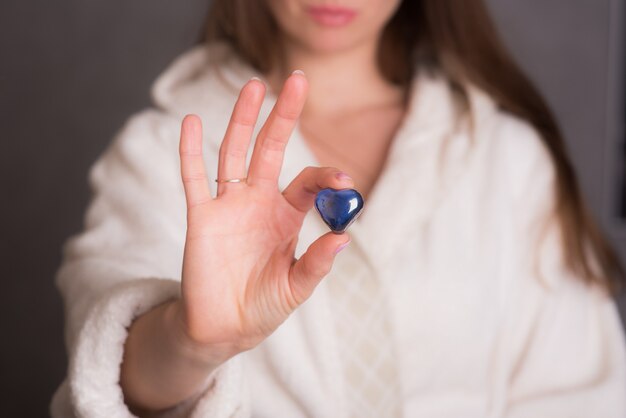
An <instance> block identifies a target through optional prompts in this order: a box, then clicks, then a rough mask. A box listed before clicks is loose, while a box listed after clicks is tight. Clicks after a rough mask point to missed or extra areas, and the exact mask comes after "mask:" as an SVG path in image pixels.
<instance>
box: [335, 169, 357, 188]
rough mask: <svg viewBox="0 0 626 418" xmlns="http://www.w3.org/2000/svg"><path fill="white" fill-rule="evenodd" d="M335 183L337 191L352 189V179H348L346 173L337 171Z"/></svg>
mask: <svg viewBox="0 0 626 418" xmlns="http://www.w3.org/2000/svg"><path fill="white" fill-rule="evenodd" d="M335 183H336V185H337V186H338V187H336V188H337V189H352V188H354V179H353V178H352V177H350V176H349V175H348V174H347V173H344V172H343V171H340V170H338V171H337V172H336V173H335Z"/></svg>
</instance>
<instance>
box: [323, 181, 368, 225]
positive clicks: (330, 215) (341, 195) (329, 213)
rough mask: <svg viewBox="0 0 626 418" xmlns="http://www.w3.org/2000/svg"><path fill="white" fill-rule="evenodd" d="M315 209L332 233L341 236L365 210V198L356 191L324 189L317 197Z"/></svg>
mask: <svg viewBox="0 0 626 418" xmlns="http://www.w3.org/2000/svg"><path fill="white" fill-rule="evenodd" d="M315 209H317V211H318V212H319V214H320V216H321V217H322V220H323V221H324V222H325V223H326V225H328V227H329V228H330V229H331V231H333V232H335V233H337V234H341V233H343V232H344V231H345V230H346V229H347V228H348V227H349V226H350V224H352V222H354V221H355V220H356V218H357V217H358V216H359V215H360V214H361V211H362V210H363V196H361V194H360V193H359V192H357V191H356V190H354V189H343V190H335V189H322V190H320V191H319V193H318V194H317V196H316V197H315Z"/></svg>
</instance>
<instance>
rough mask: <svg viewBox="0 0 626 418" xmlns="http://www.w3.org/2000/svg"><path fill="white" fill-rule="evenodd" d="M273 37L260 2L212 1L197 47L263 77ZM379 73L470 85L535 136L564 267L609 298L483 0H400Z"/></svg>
mask: <svg viewBox="0 0 626 418" xmlns="http://www.w3.org/2000/svg"><path fill="white" fill-rule="evenodd" d="M279 35H280V31H279V29H278V26H277V24H276V22H275V21H274V19H273V17H272V15H271V14H270V12H269V10H268V8H267V6H266V5H265V2H264V1H248V0H214V1H213V2H212V6H211V9H210V12H209V16H208V19H207V25H206V30H205V33H204V40H205V41H207V42H212V41H227V42H228V43H230V44H231V45H232V47H233V48H234V49H235V51H236V52H237V53H238V54H239V55H240V56H241V57H242V58H243V59H244V60H245V61H247V62H248V63H249V64H250V65H251V66H253V67H254V68H256V69H257V70H258V71H260V72H262V73H268V72H269V71H270V70H271V69H272V68H273V66H274V65H276V64H277V63H278V62H279V60H280V59H281V57H280V56H279V54H280V48H276V45H277V44H279V42H280V37H279ZM378 62H379V67H380V69H381V71H382V73H383V75H384V76H385V77H386V78H387V79H388V80H389V81H390V82H393V83H396V84H400V85H405V86H408V85H409V84H410V82H411V78H412V76H413V74H414V72H415V70H416V69H417V66H418V65H420V63H424V62H428V63H430V64H431V65H434V66H436V67H437V68H438V69H440V70H441V71H442V72H443V73H444V74H445V75H446V76H447V77H448V79H449V80H450V83H451V84H452V85H453V86H454V87H455V88H456V89H457V90H458V91H460V92H461V93H462V94H465V86H467V84H468V83H471V84H473V85H475V86H477V87H479V88H481V89H482V90H483V91H485V92H486V93H487V94H489V95H490V96H491V97H492V98H493V99H494V100H495V102H496V103H497V104H498V105H499V106H500V107H501V108H502V109H504V110H506V111H508V112H509V113H511V114H513V115H516V116H518V117H520V118H523V119H525V120H526V121H528V122H529V123H530V124H532V125H533V126H534V128H535V129H536V130H537V131H538V132H539V133H540V135H541V137H542V139H543V141H544V143H545V145H546V147H547V149H548V150H549V152H550V155H551V158H552V161H553V163H554V166H555V172H556V183H557V184H556V207H555V211H556V215H557V217H558V220H559V224H560V230H561V237H562V241H563V245H564V250H565V252H564V254H565V261H566V263H567V266H568V267H569V268H570V269H571V270H572V272H574V273H575V274H576V275H577V276H578V277H581V278H582V279H583V280H585V281H586V282H588V283H597V284H600V285H601V286H603V287H604V288H606V289H607V290H609V291H611V292H613V293H614V292H616V291H617V290H618V289H619V288H621V286H620V285H621V282H622V280H623V279H624V276H625V275H624V269H623V268H622V266H621V265H620V262H619V259H618V258H617V256H616V254H615V252H614V250H613V249H612V248H611V246H610V245H609V243H608V241H607V240H606V239H605V238H604V237H603V235H602V233H601V232H600V230H599V228H598V226H597V225H596V223H595V222H594V221H593V219H592V218H591V216H590V215H589V212H588V210H587V208H586V206H585V204H584V202H583V199H582V196H581V192H580V188H579V186H578V181H577V179H576V174H575V172H574V169H573V167H572V164H571V162H570V160H569V157H568V155H567V150H566V147H565V143H564V141H563V136H562V134H561V131H560V128H559V126H558V124H557V123H556V119H555V118H554V116H553V114H552V112H551V111H550V109H549V108H548V106H547V104H546V102H545V101H544V99H543V98H542V97H541V95H540V94H539V92H538V90H537V89H536V88H535V87H534V86H533V84H532V83H531V82H530V80H529V79H528V78H527V77H526V76H525V75H524V73H523V72H522V71H521V70H520V69H519V67H518V66H517V65H516V64H515V62H514V61H513V60H512V59H511V57H510V55H509V54H508V52H507V51H506V49H505V48H504V46H503V44H502V43H501V41H500V39H499V36H498V33H497V31H496V29H495V26H494V24H493V22H492V20H491V18H490V16H489V13H488V11H487V9H486V7H485V5H484V3H483V1H482V0H463V1H455V0H420V1H417V0H404V1H403V2H402V3H401V5H400V6H399V8H398V10H397V11H396V13H395V15H394V16H393V17H392V18H391V20H390V21H389V23H388V24H387V26H386V27H385V29H384V32H383V34H382V38H381V42H380V47H379V60H378Z"/></svg>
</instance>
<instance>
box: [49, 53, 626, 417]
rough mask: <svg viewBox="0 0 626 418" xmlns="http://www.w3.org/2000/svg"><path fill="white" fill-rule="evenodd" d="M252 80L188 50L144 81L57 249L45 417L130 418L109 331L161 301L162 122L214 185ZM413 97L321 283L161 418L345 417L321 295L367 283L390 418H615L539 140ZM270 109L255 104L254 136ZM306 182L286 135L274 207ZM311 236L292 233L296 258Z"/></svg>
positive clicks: (441, 83) (595, 299)
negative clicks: (58, 362)
mask: <svg viewBox="0 0 626 418" xmlns="http://www.w3.org/2000/svg"><path fill="white" fill-rule="evenodd" d="M218 57H221V59H222V62H221V63H216V62H217V61H218ZM253 75H257V76H258V74H255V73H254V71H253V70H252V69H250V68H249V67H248V66H246V65H244V64H243V63H242V62H241V61H239V60H238V59H237V58H235V57H234V56H232V54H230V53H229V52H228V48H224V47H218V46H215V47H213V48H212V49H208V48H206V47H195V48H193V49H192V50H190V51H189V52H188V53H186V54H184V55H183V56H181V57H180V58H179V59H178V60H176V61H175V62H174V64H173V65H172V66H171V67H170V68H169V69H168V70H167V71H166V72H165V73H164V74H163V75H161V76H160V77H159V79H158V80H157V81H156V83H155V84H154V86H153V99H154V106H153V107H152V108H150V109H147V110H145V111H143V112H140V113H139V114H137V115H135V116H133V117H132V118H131V119H130V120H129V121H128V123H127V124H126V125H125V126H124V128H123V129H122V130H121V132H120V133H119V134H118V135H117V137H116V139H115V140H114V141H113V143H112V144H111V146H110V147H109V149H108V150H107V151H106V152H105V153H104V155H103V156H102V157H101V158H100V159H99V160H98V161H97V163H96V164H95V165H94V167H93V169H92V171H91V174H90V181H91V186H92V188H93V190H94V197H93V201H92V204H91V206H90V208H89V211H88V213H87V218H86V225H85V230H84V232H83V233H81V234H80V235H78V236H77V237H74V238H73V239H71V240H70V241H69V242H68V244H67V246H66V248H65V259H64V262H63V265H62V267H61V268H60V271H59V273H58V277H57V284H58V287H59V289H60V291H61V293H62V295H63V298H64V301H65V306H66V343H67V347H68V352H69V359H70V362H69V369H68V373H67V378H66V380H65V381H64V382H63V384H62V385H61V386H60V388H59V389H58V391H57V392H56V394H55V396H54V399H53V402H52V406H51V410H52V415H53V416H54V417H71V416H76V417H103V418H111V417H129V416H132V414H131V413H130V412H129V410H128V409H127V407H126V405H125V404H124V401H123V395H122V391H121V388H120V385H119V376H120V363H121V361H122V355H123V346H124V341H125V338H126V336H127V329H128V326H129V325H130V324H131V322H132V321H133V319H134V318H136V317H137V316H139V315H141V314H142V313H144V312H146V311H147V310H149V309H151V308H153V307H154V306H156V305H158V304H160V303H162V302H164V301H167V300H169V299H171V298H175V297H177V295H178V294H179V281H180V273H181V265H182V253H183V245H184V238H185V227H186V225H185V201H184V195H183V189H182V184H181V180H180V174H179V160H178V141H179V129H180V122H181V120H182V118H183V116H184V115H185V114H187V113H196V114H199V115H200V116H201V118H202V120H203V122H204V127H205V134H204V135H205V137H204V144H205V161H206V166H207V171H208V173H209V177H210V178H211V179H212V178H214V177H215V173H216V168H217V156H218V147H219V145H220V142H221V139H222V137H223V134H224V131H225V128H226V125H227V122H228V119H229V116H230V112H231V110H232V106H233V104H234V102H235V100H236V97H237V89H238V88H239V87H241V86H242V85H243V84H244V83H245V82H246V81H247V80H248V79H249V78H250V77H251V76H253ZM417 77H418V78H417V82H416V83H414V87H413V88H412V91H411V101H410V107H409V110H408V112H407V115H406V119H405V121H404V123H403V124H402V126H401V128H400V130H399V132H398V133H397V134H396V137H395V138H394V140H393V143H392V146H391V149H390V151H389V155H388V160H387V163H386V166H385V168H384V170H383V173H382V174H381V176H380V178H379V180H378V182H377V184H376V186H375V188H374V190H373V191H372V193H371V196H370V197H369V199H368V200H367V202H366V204H365V210H364V212H363V215H362V216H361V217H360V218H359V219H358V220H357V221H356V222H355V223H354V224H353V225H352V227H351V228H350V229H349V233H350V235H351V237H352V244H351V245H350V246H349V247H348V248H347V249H346V250H344V251H343V252H342V253H340V254H339V255H338V257H337V260H336V263H335V265H334V267H333V270H332V271H331V273H330V274H329V275H328V276H327V277H326V278H325V279H324V280H323V281H322V283H321V284H320V285H319V286H318V288H317V289H316V291H315V292H314V294H313V296H312V297H311V298H310V299H309V300H308V301H307V302H306V303H305V304H304V305H303V306H301V307H300V308H299V309H297V311H296V312H295V313H293V314H292V315H291V316H290V317H289V318H288V319H287V321H286V322H285V323H284V324H282V325H281V326H280V327H279V328H278V330H277V331H276V332H274V333H273V334H272V335H271V336H270V337H269V338H267V339H266V340H265V341H264V342H263V343H262V344H260V345H259V346H258V347H256V348H254V349H253V350H250V351H248V352H244V353H242V354H240V355H238V356H236V357H234V358H232V359H231V360H229V361H228V362H226V363H225V364H223V365H222V366H221V367H220V368H219V369H217V370H216V371H215V373H214V374H212V375H211V376H210V377H209V378H208V380H207V385H206V389H205V390H204V391H203V392H202V393H200V394H199V395H198V396H197V397H196V398H194V399H191V400H189V401H188V402H186V403H184V404H181V405H179V406H177V407H176V408H173V409H172V410H170V411H167V412H164V413H163V414H160V415H161V416H172V417H182V416H190V417H219V418H222V417H251V416H253V417H272V418H276V417H290V418H299V417H332V418H342V417H347V416H348V406H347V403H346V398H345V396H344V394H345V389H346V387H345V385H346V379H345V376H344V374H343V369H342V367H341V364H340V360H339V355H338V353H339V348H340V347H338V340H337V334H336V333H335V332H334V325H333V324H334V319H333V316H332V314H331V309H330V308H329V289H328V285H327V284H328V281H329V280H333V278H334V277H340V276H346V275H347V276H350V277H354V278H355V279H356V278H358V277H359V276H360V275H365V274H369V275H374V277H375V278H376V280H378V281H379V282H380V284H381V286H382V288H384V289H385V292H386V293H385V294H386V295H388V302H387V305H388V307H389V309H388V312H387V314H388V315H389V319H390V322H391V323H392V324H393V331H392V333H391V336H390V337H389V340H388V341H380V342H379V343H380V344H381V346H382V345H385V344H391V345H392V346H393V347H394V352H395V359H396V362H397V365H396V366H397V370H396V373H397V376H398V381H399V383H400V389H399V391H400V393H399V394H398V398H399V399H401V405H400V409H401V411H402V413H403V415H404V416H406V417H428V418H437V417H441V418H443V417H446V418H448V417H450V418H459V417H464V418H468V417H509V418H513V417H520V418H521V417H524V418H538V417H549V418H574V417H581V418H583V417H584V418H588V417H621V418H623V417H626V361H625V360H626V350H625V344H624V335H623V332H622V329H621V326H620V321H619V317H618V314H617V311H616V307H615V304H614V302H613V301H612V300H611V299H610V298H609V297H607V296H606V295H604V293H603V292H601V291H600V290H599V289H596V288H591V287H589V286H587V285H584V284H583V283H582V281H581V280H580V279H579V278H577V277H574V276H573V275H572V274H571V273H569V272H568V270H567V269H566V268H565V266H564V264H563V262H562V254H561V246H560V245H559V243H558V234H557V233H556V228H555V225H556V223H555V220H554V219H553V218H550V217H549V216H548V215H549V213H550V206H551V204H552V203H553V200H554V199H553V198H554V170H553V166H552V164H551V161H550V158H549V154H548V152H547V151H546V149H545V147H544V145H543V143H542V141H541V139H540V138H539V137H538V135H537V133H536V131H535V130H533V128H532V127H530V126H529V124H528V123H526V122H524V121H522V120H520V119H517V118H515V117H513V116H511V115H509V114H506V113H504V112H503V111H501V110H500V109H498V108H497V106H496V105H495V104H494V102H493V101H492V100H491V99H490V98H489V97H488V96H486V95H485V94H484V93H482V92H481V91H479V90H477V89H470V90H469V93H470V94H469V102H470V105H471V113H470V115H471V120H469V119H466V118H465V119H464V118H461V117H459V115H458V114H457V113H456V112H457V109H458V106H456V102H455V96H454V94H453V93H452V92H451V90H450V88H449V86H448V84H447V83H446V81H445V80H444V79H443V78H442V77H438V76H434V75H427V74H425V73H420V74H419V75H418V76H417ZM274 100H275V97H272V96H271V95H270V96H269V97H267V98H266V100H265V103H264V104H263V108H262V110H261V116H260V120H261V121H263V120H265V117H266V116H267V114H268V113H269V111H270V109H271V106H272V104H273V102H274ZM309 165H318V164H317V162H316V160H315V157H314V155H313V154H312V153H311V151H310V149H309V148H307V145H306V143H305V141H303V139H302V136H301V134H300V133H299V131H298V130H297V129H296V131H295V132H294V134H293V135H292V137H291V140H290V142H289V145H288V147H287V151H286V156H285V162H284V166H283V170H282V173H281V178H280V186H281V188H284V187H285V186H286V185H287V184H288V183H289V182H290V180H291V179H293V178H294V177H295V176H296V174H297V173H299V172H300V170H302V169H303V168H304V167H306V166H309ZM210 187H211V189H212V192H213V193H215V189H214V187H215V183H214V182H210ZM233 216H236V215H235V214H233ZM326 231H327V228H326V227H325V225H324V224H323V223H322V222H321V220H320V219H319V217H318V216H317V214H316V213H313V212H312V213H309V215H308V216H307V218H306V220H305V223H304V226H303V228H302V231H301V234H300V241H299V244H298V248H297V251H296V256H299V255H300V254H302V252H303V251H304V250H305V249H306V247H307V246H308V245H309V244H310V243H311V242H312V241H313V240H314V239H316V238H317V237H319V236H320V235H321V234H323V233H324V232H326Z"/></svg>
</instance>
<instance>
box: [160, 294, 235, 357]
mask: <svg viewBox="0 0 626 418" xmlns="http://www.w3.org/2000/svg"><path fill="white" fill-rule="evenodd" d="M163 322H164V326H165V328H166V329H167V330H168V334H169V335H170V338H171V340H172V345H173V346H174V347H175V350H176V352H177V353H178V354H179V355H180V356H182V357H184V358H186V359H187V360H188V361H191V362H193V363H195V364H197V366H200V367H204V368H210V369H214V368H217V367H218V366H220V365H221V364H222V363H224V362H225V361H227V360H228V359H230V358H231V357H233V356H235V355H237V354H239V352H240V350H237V348H236V347H235V346H234V345H231V344H226V343H219V344H211V343H205V342H200V341H198V340H196V339H194V338H193V337H192V336H191V334H190V333H189V331H188V327H187V321H186V320H185V311H184V309H183V301H182V299H176V300H174V301H172V302H170V303H169V304H168V306H167V307H166V308H165V310H164V314H163Z"/></svg>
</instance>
